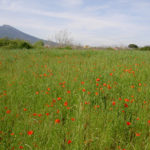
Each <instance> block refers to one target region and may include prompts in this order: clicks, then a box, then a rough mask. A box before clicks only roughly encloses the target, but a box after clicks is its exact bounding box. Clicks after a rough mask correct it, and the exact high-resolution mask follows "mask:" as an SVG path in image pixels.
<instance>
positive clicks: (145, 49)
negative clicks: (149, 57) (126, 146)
mask: <svg viewBox="0 0 150 150" xmlns="http://www.w3.org/2000/svg"><path fill="white" fill-rule="evenodd" d="M140 50H142V51H150V46H144V47H142V48H141V49H140Z"/></svg>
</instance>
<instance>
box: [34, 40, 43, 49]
mask: <svg viewBox="0 0 150 150" xmlns="http://www.w3.org/2000/svg"><path fill="white" fill-rule="evenodd" d="M33 46H34V47H35V48H42V47H43V46H44V42H43V41H37V42H35V43H34V45H33Z"/></svg>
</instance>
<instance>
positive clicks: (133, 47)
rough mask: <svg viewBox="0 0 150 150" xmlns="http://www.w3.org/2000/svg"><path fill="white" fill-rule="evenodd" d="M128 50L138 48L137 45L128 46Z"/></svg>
mask: <svg viewBox="0 0 150 150" xmlns="http://www.w3.org/2000/svg"><path fill="white" fill-rule="evenodd" d="M128 48H132V49H137V48H139V47H138V46H137V45H135V44H129V45H128Z"/></svg>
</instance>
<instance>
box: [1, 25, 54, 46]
mask: <svg viewBox="0 0 150 150" xmlns="http://www.w3.org/2000/svg"><path fill="white" fill-rule="evenodd" d="M5 37H7V38H9V39H21V40H25V41H28V42H30V43H32V44H33V43H35V42H37V41H39V40H42V41H43V42H44V43H45V44H47V45H57V43H55V42H53V41H46V40H43V39H40V38H37V37H34V36H32V35H29V34H26V33H24V32H22V31H20V30H18V29H16V28H14V27H12V26H10V25H3V26H0V38H5Z"/></svg>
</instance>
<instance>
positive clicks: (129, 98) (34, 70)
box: [0, 50, 150, 150]
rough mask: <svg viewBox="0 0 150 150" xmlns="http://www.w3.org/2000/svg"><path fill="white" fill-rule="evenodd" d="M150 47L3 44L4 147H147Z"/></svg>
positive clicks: (0, 131)
mask: <svg viewBox="0 0 150 150" xmlns="http://www.w3.org/2000/svg"><path fill="white" fill-rule="evenodd" d="M149 60H150V53H149V52H146V51H144V52H142V51H119V50H118V51H94V50H93V51H87V50H83V51H82V50H81V51H78V50H55V51H52V50H44V51H42V50H36V51H34V50H30V51H27V50H22V51H19V50H13V51H8V50H0V85H1V87H0V102H1V103H0V112H1V113H0V149H1V150H12V149H14V150H15V149H25V150H28V149H32V150H74V149H76V150H117V149H119V150H149V149H150V144H149V141H150V116H149V112H150V76H149V74H150V61H149Z"/></svg>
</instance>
